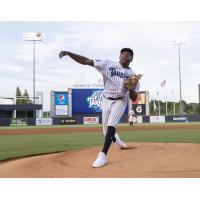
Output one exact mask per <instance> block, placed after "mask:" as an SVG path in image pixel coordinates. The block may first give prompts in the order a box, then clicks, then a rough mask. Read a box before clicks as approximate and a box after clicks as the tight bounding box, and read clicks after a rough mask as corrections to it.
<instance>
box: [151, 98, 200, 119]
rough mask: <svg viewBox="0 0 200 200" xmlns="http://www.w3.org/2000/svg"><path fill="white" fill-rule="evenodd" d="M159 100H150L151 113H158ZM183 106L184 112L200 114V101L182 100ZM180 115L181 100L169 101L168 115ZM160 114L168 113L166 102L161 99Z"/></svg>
mask: <svg viewBox="0 0 200 200" xmlns="http://www.w3.org/2000/svg"><path fill="white" fill-rule="evenodd" d="M158 103H159V102H158V100H154V99H153V100H151V101H150V102H149V109H150V115H158V114H159V110H158ZM182 108H183V113H184V114H188V115H196V114H200V104H199V103H187V102H186V101H184V100H183V101H182ZM174 111H175V115H179V114H180V102H170V101H169V102H167V114H168V115H174ZM160 114H161V115H165V114H166V103H165V102H163V101H160Z"/></svg>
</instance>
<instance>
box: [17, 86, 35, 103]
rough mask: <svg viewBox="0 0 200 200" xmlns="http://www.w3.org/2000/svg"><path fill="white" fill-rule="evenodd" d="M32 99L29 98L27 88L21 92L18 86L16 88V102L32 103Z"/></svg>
mask: <svg viewBox="0 0 200 200" xmlns="http://www.w3.org/2000/svg"><path fill="white" fill-rule="evenodd" d="M32 102H33V101H32V100H30V97H29V94H28V90H27V89H25V90H24V92H23V94H22V92H21V90H20V88H19V87H17V89H16V104H27V103H32Z"/></svg>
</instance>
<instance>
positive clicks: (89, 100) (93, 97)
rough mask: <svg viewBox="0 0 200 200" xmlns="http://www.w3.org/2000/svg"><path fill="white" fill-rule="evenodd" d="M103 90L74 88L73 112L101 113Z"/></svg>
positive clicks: (126, 111)
mask: <svg viewBox="0 0 200 200" xmlns="http://www.w3.org/2000/svg"><path fill="white" fill-rule="evenodd" d="M102 92H103V89H85V88H82V89H72V114H87V113H88V114H90V113H101V112H102V98H103V94H102ZM125 113H128V106H127V107H126V110H125Z"/></svg>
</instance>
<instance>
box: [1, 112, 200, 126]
mask: <svg viewBox="0 0 200 200" xmlns="http://www.w3.org/2000/svg"><path fill="white" fill-rule="evenodd" d="M181 122H200V115H182V116H180V115H168V116H135V117H134V123H135V124H142V123H154V124H155V123H181ZM120 123H128V114H127V113H124V115H123V116H122V118H121V120H120ZM11 124H12V125H31V126H33V125H72V124H102V116H101V113H95V114H74V115H73V116H72V117H53V118H17V119H16V118H15V119H12V118H0V126H10V125H11Z"/></svg>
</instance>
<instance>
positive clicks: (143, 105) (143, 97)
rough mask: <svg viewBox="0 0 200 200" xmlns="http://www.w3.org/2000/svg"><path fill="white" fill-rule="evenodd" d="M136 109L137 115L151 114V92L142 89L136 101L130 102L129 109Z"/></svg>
mask: <svg viewBox="0 0 200 200" xmlns="http://www.w3.org/2000/svg"><path fill="white" fill-rule="evenodd" d="M131 108H132V109H133V110H134V112H135V115H139V116H144V115H149V92H148V91H140V93H139V95H138V98H137V99H136V101H131V100H130V102H129V110H131Z"/></svg>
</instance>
